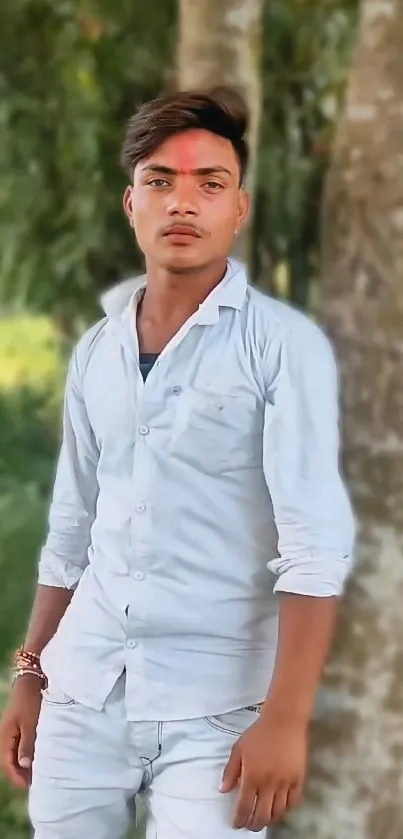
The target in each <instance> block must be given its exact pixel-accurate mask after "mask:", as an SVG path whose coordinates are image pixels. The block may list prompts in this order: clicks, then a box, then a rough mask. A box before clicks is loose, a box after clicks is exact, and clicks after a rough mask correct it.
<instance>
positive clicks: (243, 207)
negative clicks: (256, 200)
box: [237, 187, 250, 230]
mask: <svg viewBox="0 0 403 839" xmlns="http://www.w3.org/2000/svg"><path fill="white" fill-rule="evenodd" d="M249 213H250V197H249V195H248V193H247V192H245V190H244V189H243V188H242V187H241V189H240V190H239V199H238V222H237V229H238V230H239V229H240V228H241V227H243V226H244V225H245V224H246V222H247V221H248V218H249Z"/></svg>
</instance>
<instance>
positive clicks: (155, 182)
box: [147, 178, 224, 192]
mask: <svg viewBox="0 0 403 839" xmlns="http://www.w3.org/2000/svg"><path fill="white" fill-rule="evenodd" d="M147 186H151V187H155V189H164V188H165V187H169V186H172V182H171V181H167V180H166V178H151V180H149V181H147ZM200 186H201V187H202V188H203V189H208V190H210V191H211V192H219V191H220V190H222V189H224V185H223V184H221V183H219V182H218V181H204V182H203V183H201V184H200Z"/></svg>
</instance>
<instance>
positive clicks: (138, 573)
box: [134, 571, 144, 580]
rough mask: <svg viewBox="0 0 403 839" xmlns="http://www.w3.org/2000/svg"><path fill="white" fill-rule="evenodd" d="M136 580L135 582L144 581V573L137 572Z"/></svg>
mask: <svg viewBox="0 0 403 839" xmlns="http://www.w3.org/2000/svg"><path fill="white" fill-rule="evenodd" d="M134 579H135V580H144V574H143V572H142V571H135V574H134Z"/></svg>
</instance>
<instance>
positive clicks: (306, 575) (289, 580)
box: [267, 555, 353, 597]
mask: <svg viewBox="0 0 403 839" xmlns="http://www.w3.org/2000/svg"><path fill="white" fill-rule="evenodd" d="M352 565H353V559H352V557H351V556H343V557H340V556H339V557H337V558H334V557H324V556H323V555H322V556H320V557H309V558H307V559H302V560H294V561H292V560H283V559H275V560H272V561H271V562H268V563H267V567H268V568H269V569H270V570H271V571H273V573H274V574H277V575H278V580H277V582H276V584H275V586H274V592H275V593H276V594H277V593H279V592H285V593H288V594H302V595H305V596H306V597H340V595H341V594H343V591H344V587H345V583H346V581H347V578H348V576H349V574H350V572H351V569H352ZM281 566H288V567H285V568H283V569H281Z"/></svg>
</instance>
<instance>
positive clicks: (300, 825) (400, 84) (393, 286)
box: [280, 0, 403, 839]
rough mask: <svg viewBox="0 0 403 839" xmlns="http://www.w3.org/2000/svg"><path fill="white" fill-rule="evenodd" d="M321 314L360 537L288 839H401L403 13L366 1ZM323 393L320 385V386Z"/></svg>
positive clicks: (342, 136)
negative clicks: (338, 387) (337, 376)
mask: <svg viewBox="0 0 403 839" xmlns="http://www.w3.org/2000/svg"><path fill="white" fill-rule="evenodd" d="M324 222H325V229H324V252H323V297H322V311H323V316H324V321H325V324H326V325H327V326H328V331H329V334H330V336H331V338H332V339H333V341H334V342H335V345H336V350H337V352H338V356H339V360H340V373H341V383H342V389H343V401H344V419H345V421H344V435H345V468H346V471H347V475H348V479H349V483H350V487H351V491H352V495H353V500H354V503H355V509H356V513H357V516H358V519H359V523H360V532H359V544H358V567H357V570H356V574H355V578H354V580H353V582H352V584H351V585H350V587H349V591H348V594H347V598H346V601H345V604H344V608H343V615H342V620H341V626H340V630H339V634H338V638H337V640H336V644H335V649H334V654H333V657H332V660H331V662H330V666H329V667H328V670H327V678H326V680H325V686H324V691H323V695H322V701H321V703H320V709H319V714H318V724H317V728H316V732H315V740H314V742H315V746H314V751H313V767H312V773H311V778H310V782H309V784H308V790H307V800H306V803H305V805H304V806H303V807H302V809H301V810H300V811H299V813H297V814H296V816H295V819H293V820H292V821H290V825H289V827H288V828H285V829H284V830H281V831H280V835H281V836H282V837H285V836H286V837H289V838H290V839H291V838H292V839H294V837H298V839H312V837H315V839H402V837H403V340H402V338H403V3H402V2H401V0H363V2H362V14H361V22H360V28H359V34H358V44H357V48H356V52H355V58H354V64H353V69H352V71H351V77H350V82H349V89H348V95H347V103H346V109H345V113H344V116H343V118H342V120H341V124H340V126H339V131H338V136H337V140H336V146H335V150H334V158H333V165H332V167H331V171H330V175H329V178H328V183H327V192H326V196H325V218H324ZM318 387H320V384H319V383H318Z"/></svg>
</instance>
